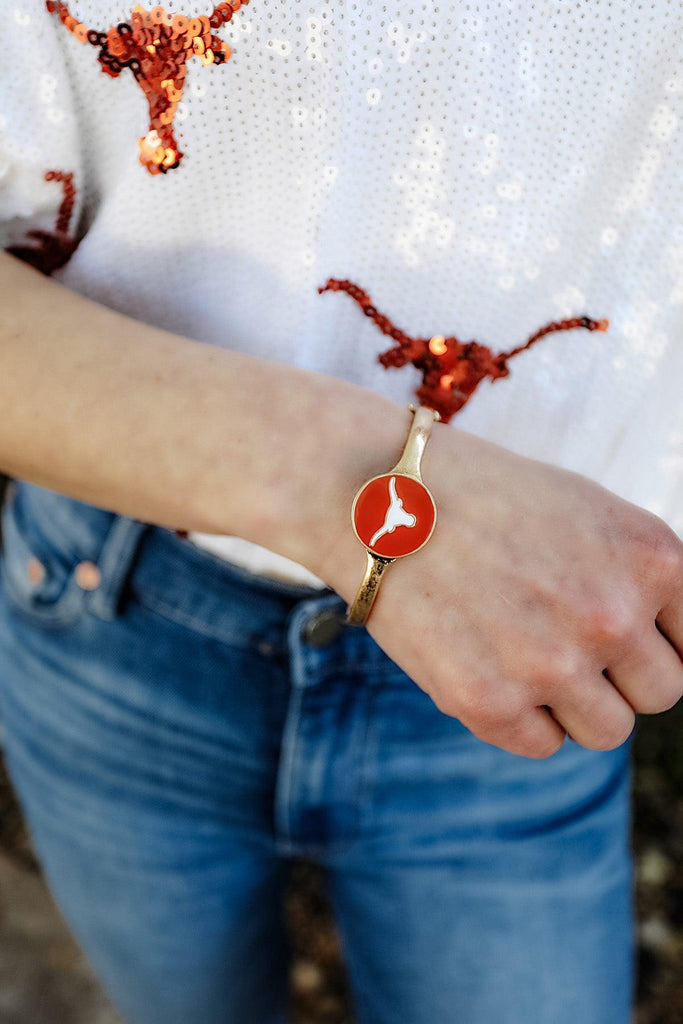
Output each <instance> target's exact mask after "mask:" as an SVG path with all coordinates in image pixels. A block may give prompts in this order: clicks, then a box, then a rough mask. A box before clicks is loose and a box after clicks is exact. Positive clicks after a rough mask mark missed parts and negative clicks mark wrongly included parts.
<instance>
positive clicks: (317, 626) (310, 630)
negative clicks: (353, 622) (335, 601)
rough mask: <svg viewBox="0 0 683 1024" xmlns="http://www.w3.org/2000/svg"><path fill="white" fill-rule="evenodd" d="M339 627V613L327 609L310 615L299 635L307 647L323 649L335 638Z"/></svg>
mask: <svg viewBox="0 0 683 1024" xmlns="http://www.w3.org/2000/svg"><path fill="white" fill-rule="evenodd" d="M341 627H342V619H341V616H340V615H339V612H338V611H332V609H329V608H328V609H323V610H322V611H319V612H316V613H315V615H312V616H311V617H310V619H309V620H308V622H307V623H306V624H305V626H304V628H303V630H302V631H301V635H302V637H303V640H304V643H305V644H308V646H309V647H325V646H326V645H327V644H331V643H332V641H333V640H334V639H335V638H336V637H337V635H338V634H339V631H340V629H341Z"/></svg>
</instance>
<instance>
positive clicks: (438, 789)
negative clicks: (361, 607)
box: [0, 483, 633, 1024]
mask: <svg viewBox="0 0 683 1024" xmlns="http://www.w3.org/2000/svg"><path fill="white" fill-rule="evenodd" d="M2 522H3V531H4V542H5V548H4V555H3V559H2V566H1V567H2V574H1V577H0V579H1V582H2V588H1V590H0V708H1V711H2V718H3V723H4V729H5V744H6V753H7V757H8V763H9V768H10V771H11V774H12V777H13V779H14V782H15V785H16V787H17V790H18V793H19V795H20V799H21V801H22V803H23V806H24V809H25V813H26V815H27V820H28V822H29V826H30V828H31V831H32V834H33V837H34V841H35V845H36V849H37V852H38V855H39V857H40V858H41V860H42V864H43V866H44V869H45V872H46V875H47V878H48V881H49V883H50V885H51V888H52V891H53V893H54V894H55V897H56V899H57V901H58V903H59V904H60V906H61V908H62V910H63V912H64V914H65V916H66V918H67V920H68V921H69V923H70V925H71V927H72V929H73V932H74V934H75V935H76V937H77V938H78V939H79V940H80V943H81V944H82V946H83V948H84V950H85V951H86V953H87V955H88V957H89V959H90V961H91V963H92V964H93V966H94V968H95V970H96V971H97V972H98V973H99V975H100V977H101V979H102V981H103V983H104V985H105V987H106V988H107V989H108V991H109V993H110V994H111V996H112V998H113V999H114V1001H115V1002H116V1004H117V1005H118V1006H119V1008H120V1009H121V1011H122V1013H123V1014H124V1015H125V1017H126V1018H127V1020H128V1021H130V1022H131V1024H190V1022H191V1024H219V1022H220V1024H282V1022H283V1021H285V1020H286V1011H285V1004H286V984H287V955H286V954H287V949H286V935H285V931H284V928H283V920H282V911H281V896H282V892H283V887H284V885H285V884H286V880H287V872H288V867H289V864H290V861H291V858H292V857H293V856H297V855H304V856H307V857H310V858H313V859H315V860H317V861H319V862H320V863H321V864H322V865H323V866H324V868H325V877H326V880H327V884H328V891H329V895H330V898H331V901H332V905H333V908H334V912H335V916H336V920H337V923H338V927H339V931H340V935H341V938H342V943H343V947H344V952H345V956H346V961H347V965H348V970H349V976H350V980H351V984H352V989H353V995H354V1000H355V1012H356V1017H357V1020H358V1022H359V1024H396V1022H398V1021H400V1022H402V1024H493V1022H496V1024H627V1022H629V1021H630V1020H631V1004H632V989H633V920H632V918H633V906H632V856H631V842H630V810H631V808H630V781H631V780H630V770H631V765H630V761H631V757H630V753H631V741H629V742H627V743H626V744H624V745H623V746H622V747H620V748H618V749H617V750H614V751H607V752H599V751H591V750H587V749H585V748H583V747H581V746H579V745H577V744H575V743H574V742H572V741H571V740H566V741H565V743H564V745H563V747H562V748H561V750H559V751H558V752H557V753H556V754H555V755H554V756H552V757H550V758H548V759H540V760H534V759H530V758H525V757H521V756H518V755H514V754H510V753H508V752H506V751H503V750H501V749H499V748H498V747H494V746H492V745H490V744H487V743H484V742H482V741H481V740H479V739H477V738H476V737H474V736H473V735H472V733H470V732H469V730H468V729H466V728H465V727H464V726H463V725H462V723H461V722H459V721H458V720H457V719H455V718H451V717H448V716H446V715H444V714H443V713H442V712H440V711H439V710H438V709H437V708H436V706H435V705H434V704H433V702H432V701H431V699H430V698H429V697H428V696H427V695H426V694H425V693H424V692H423V691H422V690H420V689H419V687H418V686H416V685H415V683H413V682H412V681H411V679H409V678H408V677H407V676H406V675H405V673H403V672H402V671H401V670H400V669H399V668H398V667H397V666H396V665H395V664H394V663H393V662H392V661H391V660H390V659H389V658H388V657H387V656H386V655H385V654H384V653H383V651H382V650H381V649H380V648H379V647H378V646H377V645H376V643H375V642H374V641H373V640H372V639H371V637H370V636H369V635H368V633H367V632H366V631H365V630H363V629H358V628H354V627H348V626H341V627H340V628H339V631H338V633H337V635H336V636H332V637H328V638H325V636H324V635H323V636H322V638H321V637H320V634H318V636H317V641H316V635H315V634H314V635H313V637H311V633H310V623H311V620H313V619H315V621H318V622H319V621H320V615H321V613H324V612H338V613H341V612H342V611H343V607H344V606H343V602H342V601H341V599H340V598H339V597H338V595H336V594H334V593H333V592H332V591H329V590H327V591H323V592H320V591H311V590H308V589H307V588H305V587H301V586H297V585H291V584H285V583H278V582H276V581H269V580H264V579H258V578H257V579H255V578H253V577H252V576H251V575H250V574H249V573H248V572H247V571H246V570H242V569H239V568H235V567H233V566H231V565H230V564H228V563H226V562H224V561H223V560H222V559H220V558H218V557H216V556H215V555H213V554H211V553H210V552H207V551H204V550H200V549H198V548H195V547H194V546H192V545H191V544H190V543H189V542H188V541H186V540H183V539H182V538H180V537H178V536H176V535H175V534H174V533H173V532H172V531H170V530H166V529H164V528H161V527H158V526H153V525H150V524H145V523H142V522H138V521H137V520H134V519H129V518H126V517H124V516H119V515H115V514H114V513H111V512H108V511H105V510H102V509H99V508H95V507H93V506H90V505H86V504H83V503H81V502H77V501H75V500H73V499H70V498H66V497H64V496H63V495H58V494H55V493H54V492H51V491H48V490H45V489H44V488H40V487H37V486H36V485H33V484H26V483H19V484H18V485H16V486H15V487H14V488H13V490H12V491H11V493H10V496H9V498H8V500H7V502H6V503H5V506H4V509H3V512H2ZM32 558H33V559H38V560H39V561H40V562H41V563H42V565H43V566H44V568H45V573H44V575H43V577H42V579H41V578H40V576H39V574H36V573H35V572H33V573H30V572H28V571H27V569H28V567H29V566H30V559H32ZM84 560H90V561H93V562H95V563H96V564H97V565H98V566H99V568H100V571H101V583H100V585H99V586H98V587H96V588H95V589H93V590H85V589H83V587H82V586H79V583H78V574H77V572H76V567H77V566H78V563H79V562H82V561H84ZM33 564H34V566H35V563H33ZM81 578H82V577H81ZM312 640H313V641H314V642H317V645H315V643H314V642H312ZM325 641H326V642H325Z"/></svg>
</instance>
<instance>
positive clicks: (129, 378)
mask: <svg viewBox="0 0 683 1024" xmlns="http://www.w3.org/2000/svg"><path fill="white" fill-rule="evenodd" d="M235 344H236V347H238V348H239V339H235ZM245 347H246V345H245ZM0 366H1V372H0V408H1V409H2V410H3V415H2V417H1V418H0V468H1V469H2V470H3V471H4V472H6V473H8V474H9V475H11V476H16V477H19V478H22V479H26V480H30V481H33V482H35V483H38V484H41V485H43V486H45V487H50V488H52V489H54V490H57V491H61V492H63V493H65V494H69V495H71V496H72V497H75V498H78V499H80V500H83V501H88V502H91V503H93V504H96V505H99V506H101V507H103V508H108V509H110V510H112V511H115V512H119V513H122V514H124V515H131V516H135V517H137V518H140V519H144V520H146V521H149V522H154V523H157V524H159V525H161V526H166V527H169V528H180V529H187V530H199V531H203V532H207V533H231V534H236V535H238V536H242V537H245V538H246V539H247V540H251V541H254V542H256V543H258V544H262V545H263V546H265V547H269V548H271V549H272V550H274V551H277V552H278V553H280V554H283V555H285V556H287V557H289V558H293V559H295V560H297V561H299V562H301V563H302V564H304V565H306V566H307V567H308V568H309V569H311V570H312V571H313V572H314V573H316V574H317V575H318V576H320V577H321V578H322V579H324V580H325V582H326V583H328V584H329V585H330V586H331V587H333V588H334V589H335V590H336V591H337V592H338V593H339V594H341V595H342V596H343V597H344V598H345V599H346V600H347V601H351V600H352V599H353V597H354V596H355V593H356V590H357V587H358V584H359V582H360V578H361V576H362V573H363V569H364V566H365V553H364V549H363V548H362V546H361V545H360V544H359V542H358V540H357V539H356V538H355V536H354V534H353V531H352V529H351V524H350V517H349V510H350V506H351V502H352V500H353V496H354V495H355V493H356V491H357V490H358V488H359V487H360V486H361V485H362V484H363V483H364V482H365V481H366V480H367V479H368V478H369V477H371V476H375V475H378V474H379V473H383V472H386V471H387V469H388V468H390V467H391V466H392V465H393V464H394V463H395V462H396V460H397V458H398V456H399V454H400V452H401V450H402V447H403V443H404V441H405V437H406V435H407V431H408V429H409V425H410V414H409V413H408V411H407V410H406V409H404V408H403V407H402V406H399V405H397V404H396V403H394V402H392V401H390V400H389V399H386V398H384V397H382V396H380V395H376V394H375V393H373V392H371V391H368V390H367V389H364V388H361V387H358V386H357V385H354V384H351V383H349V382H347V381H342V380H338V379H336V378H333V377H328V376H326V375H323V374H317V373H313V372H311V371H307V370H302V369H300V368H298V367H293V366H288V365H286V364H284V363H275V362H273V361H270V360H269V361H266V360H261V359H258V358H255V357H252V356H248V355H244V354H242V353H240V352H234V351H227V350H225V349H219V348H217V347H216V346H213V345H206V344H203V343H201V342H197V341H193V340H192V339H189V338H184V337H182V336H179V335H175V334H172V333H170V332H167V331H163V330H159V329H158V328H155V327H150V326H148V325H146V324H143V323H140V322H138V321H136V320H134V319H132V318H130V317H127V316H125V315H123V314H121V313H118V312H116V311H113V310H110V309H108V308H107V307H105V306H103V305H101V304H99V303H96V302H92V301H91V300H89V299H86V298H84V297H83V296H81V295H78V294H77V293H75V292H72V291H71V290H69V289H67V288H65V287H64V286H62V285H60V284H59V283H58V282H57V281H55V280H52V279H50V278H47V277H44V276H43V275H41V274H40V273H39V272H38V271H36V270H34V269H33V268H31V267H29V266H27V265H26V264H24V263H23V262H21V261H20V260H17V259H15V258H14V257H12V256H10V255H9V254H7V253H2V252H0ZM293 396H296V399H295V400H294V398H293ZM422 472H423V477H424V480H425V483H427V485H428V486H429V487H430V489H431V490H432V493H433V494H434V496H435V499H436V502H437V507H438V522H437V526H436V529H435V531H434V534H433V536H432V538H431V540H430V541H429V543H428V544H426V545H425V547H424V548H422V549H421V550H420V551H418V552H416V553H415V554H413V555H411V556H409V557H408V558H405V559H399V560H397V561H396V562H395V563H394V564H393V565H392V566H391V567H390V568H389V570H388V571H387V573H386V575H385V577H384V579H383V582H382V585H381V588H380V592H379V595H378V597H377V600H376V602H375V607H374V608H373V611H372V614H371V616H370V619H369V621H368V627H367V628H368V631H369V632H370V634H371V635H372V636H373V637H374V639H375V640H376V641H377V643H378V644H379V645H380V646H381V647H382V648H383V649H384V650H385V651H386V653H387V654H388V655H389V657H391V658H392V659H393V660H394V661H395V662H396V663H397V664H398V665H399V666H400V667H401V668H403V669H404V670H405V671H406V672H407V673H408V675H409V676H410V677H411V678H412V679H413V680H414V681H415V683H416V684H417V685H418V686H420V687H421V688H422V689H423V690H424V691H425V692H426V693H428V694H429V695H430V696H431V698H432V699H433V700H434V702H435V704H436V705H437V707H438V708H440V710H441V711H443V712H444V713H445V714H447V715H451V716H454V717H457V718H459V719H460V720H461V721H462V722H463V723H464V724H465V725H466V726H467V727H468V728H469V729H470V730H471V731H472V732H473V733H474V734H475V735H476V736H478V737H479V738H481V739H482V740H485V741H486V742H489V743H492V744H494V745H496V746H499V747H502V748H503V749H505V750H509V751H511V752H512V753H516V754H521V755H524V756H527V757H534V758H538V757H548V756H550V755H551V754H553V753H554V752H555V751H556V750H558V749H559V747H560V746H561V745H562V743H563V741H564V739H565V736H566V735H567V734H569V735H570V736H571V737H572V738H573V739H574V740H575V741H576V742H577V743H580V744H582V745H583V746H585V747H589V748H592V749H595V750H608V749H612V748H614V747H617V746H619V745H620V744H621V743H623V742H624V741H625V740H626V739H627V737H628V736H629V735H630V733H631V731H632V729H633V726H634V723H635V714H636V713H643V714H656V713H658V712H662V711H665V710H667V709H668V708H671V707H672V706H673V705H674V704H675V703H676V702H677V701H678V700H679V698H680V696H681V694H682V693H683V660H682V658H681V654H682V653H683V543H682V542H681V540H680V539H679V538H678V537H677V535H676V534H675V533H674V531H673V530H672V529H671V528H670V527H669V526H668V525H667V524H666V523H665V522H664V521H663V520H662V519H660V518H659V517H657V516H655V515H654V514H652V513H650V512H647V511H645V510H644V509H642V508H640V507H638V506H637V505H634V504H632V503H630V502H627V501H625V500H623V499H622V498H620V497H618V496H617V495H615V494H613V493H612V492H610V491H609V490H607V489H606V488H604V487H601V486H600V485H599V484H596V483H594V482H593V481H591V480H589V479H588V478H587V477H584V476H582V475H581V474H578V473H573V472H570V471H567V470H564V469H561V468H559V467H556V466H552V465H548V464H545V463H543V462H540V461H537V460H533V459H527V458H524V457H522V456H519V455H517V454H515V453H513V452H510V451H508V450H507V449H505V448H503V447H501V446H499V445H495V444H492V443H490V442H488V441H485V440H483V439H481V438H478V437H476V436H474V435H471V434H468V433H467V432H465V431H462V430H459V429H457V428H455V427H453V426H452V425H445V424H439V423H437V424H435V425H434V428H433V432H432V437H431V439H430V441H429V443H428V445H427V448H426V451H425V454H424V458H423V463H422Z"/></svg>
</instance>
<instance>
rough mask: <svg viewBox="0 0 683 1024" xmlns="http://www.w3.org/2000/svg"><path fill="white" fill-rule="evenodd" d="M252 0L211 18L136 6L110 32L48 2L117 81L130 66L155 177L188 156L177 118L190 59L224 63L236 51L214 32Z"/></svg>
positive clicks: (146, 156) (144, 147)
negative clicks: (143, 106) (144, 107)
mask: <svg viewBox="0 0 683 1024" xmlns="http://www.w3.org/2000/svg"><path fill="white" fill-rule="evenodd" d="M248 3H249V0H230V3H219V4H217V5H216V7H215V8H214V9H213V11H212V12H211V14H209V15H208V16H207V15H201V16H200V17H198V18H187V17H185V15H183V14H169V13H167V12H166V11H165V10H164V9H163V7H154V8H153V9H152V10H151V11H148V10H146V9H145V8H144V7H143V5H142V4H136V5H135V7H133V10H132V12H131V17H130V21H123V22H120V23H119V24H118V25H116V26H115V27H112V28H109V29H108V30H107V31H106V32H99V31H97V30H95V29H89V28H88V27H87V26H86V25H84V24H83V23H82V22H80V21H78V19H77V18H74V17H72V15H71V14H70V13H69V9H68V7H67V5H66V4H65V3H62V2H61V0H46V7H47V10H48V12H49V13H50V14H53V13H55V12H56V13H57V14H58V15H59V19H60V21H61V22H62V24H63V25H64V26H65V27H66V28H67V29H68V30H69V32H71V34H72V35H73V36H75V37H76V39H78V41H79V42H81V43H90V44H91V46H98V47H99V48H100V52H99V54H98V57H97V59H98V61H99V62H100V64H101V66H102V71H103V72H104V73H105V74H107V75H110V76H111V77H112V78H117V77H118V76H119V75H120V74H121V72H122V71H123V69H124V68H129V69H130V71H131V72H132V73H133V75H134V76H135V79H136V81H137V82H138V84H139V86H140V88H141V89H142V91H143V93H144V95H145V99H146V100H147V104H148V107H149V118H150V121H149V131H148V132H147V134H146V135H143V136H142V137H141V138H139V139H138V147H139V149H140V163H141V164H142V165H143V167H146V168H147V170H148V171H149V173H150V174H160V173H163V174H165V173H166V171H171V170H174V168H176V167H178V165H179V164H180V161H181V160H182V158H183V154H182V153H181V151H180V150H179V148H178V143H177V142H176V139H175V136H174V134H173V119H174V117H175V112H176V108H177V106H178V103H179V102H180V100H181V98H182V95H183V87H184V85H185V71H186V64H187V61H188V60H189V59H190V58H191V57H199V58H200V60H201V62H202V64H224V63H225V62H226V61H227V60H228V59H229V58H230V55H231V53H232V50H231V49H230V47H229V46H228V44H227V43H225V42H223V40H222V39H219V38H218V36H217V35H214V34H213V33H212V31H211V29H212V28H220V26H221V25H222V24H223V23H224V22H228V21H230V19H231V18H232V16H233V14H234V13H236V12H237V11H239V9H240V7H243V6H245V5H246V4H248Z"/></svg>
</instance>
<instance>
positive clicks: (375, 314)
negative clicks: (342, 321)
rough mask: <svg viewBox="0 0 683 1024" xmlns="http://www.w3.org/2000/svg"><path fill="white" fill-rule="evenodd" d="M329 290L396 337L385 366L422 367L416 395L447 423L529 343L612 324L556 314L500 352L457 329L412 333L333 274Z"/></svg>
mask: <svg viewBox="0 0 683 1024" xmlns="http://www.w3.org/2000/svg"><path fill="white" fill-rule="evenodd" d="M325 291H333V292H338V291H344V292H347V294H349V295H350V296H351V298H352V299H355V301H356V302H357V303H358V305H359V306H360V308H361V309H362V311H363V314H364V315H365V316H367V317H369V318H370V319H371V320H374V322H375V323H376V325H377V326H378V327H379V329H380V331H381V332H382V334H388V335H389V336H390V337H391V338H393V339H394V342H395V344H394V346H393V347H392V348H390V349H388V350H387V351H386V352H382V353H381V354H380V355H379V357H378V358H379V361H380V363H381V364H382V366H383V367H384V368H385V369H389V367H401V366H406V365H407V364H409V363H410V364H412V366H414V367H415V368H416V369H418V370H420V371H421V372H422V384H421V385H420V386H419V387H418V388H417V390H416V392H415V394H416V396H417V399H418V401H419V403H420V405H426V406H429V408H430V409H435V410H436V411H437V412H438V413H439V415H440V416H441V420H442V422H443V423H448V422H449V421H450V420H451V419H452V418H453V416H454V415H455V413H457V412H459V410H460V409H462V407H463V406H464V405H465V403H466V402H468V401H469V399H470V398H471V397H472V395H473V394H474V391H475V390H476V388H477V387H478V386H479V384H481V382H482V381H483V380H485V379H486V378H487V377H488V378H489V379H490V380H497V379H498V378H499V377H507V376H508V374H509V373H510V370H509V367H508V365H507V364H508V360H509V359H512V357H513V356H516V355H518V354H519V353H520V352H524V350H525V349H528V348H531V346H532V345H533V344H535V343H536V342H537V341H540V340H541V338H545V337H546V336H547V335H548V334H555V333H558V332H560V331H571V330H574V329H575V328H577V327H583V328H584V329H585V330H587V331H606V330H607V328H608V326H609V321H607V320H604V319H603V320H592V319H591V318H590V317H587V316H578V317H570V318H568V319H566V320H553V321H552V322H551V323H548V324H546V325H545V326H544V327H541V328H540V329H539V330H538V331H536V332H535V334H532V336H531V337H530V338H529V339H528V340H527V341H526V342H525V343H524V344H523V345H518V346H517V348H513V349H511V350H510V351H509V352H499V353H497V354H496V353H494V352H492V351H491V349H490V348H488V346H486V345H481V344H480V343H479V342H478V341H468V342H462V341H459V340H458V338H456V337H455V335H449V336H448V337H445V336H444V335H443V334H434V335H432V336H431V337H429V338H411V337H410V336H409V335H407V334H406V333H405V332H404V331H402V330H400V328H398V327H396V326H395V324H394V323H393V322H392V321H391V320H390V319H389V317H388V316H385V315H384V314H383V313H380V312H379V311H378V310H377V309H376V308H375V306H374V305H373V304H372V300H371V298H370V296H369V295H368V294H367V292H365V291H363V289H362V288H361V287H360V286H359V285H357V284H354V283H353V281H348V280H344V279H339V278H333V277H331V278H329V279H328V280H327V281H326V283H325V284H324V285H322V286H321V287H320V288H318V292H319V293H320V294H322V293H323V292H325Z"/></svg>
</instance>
